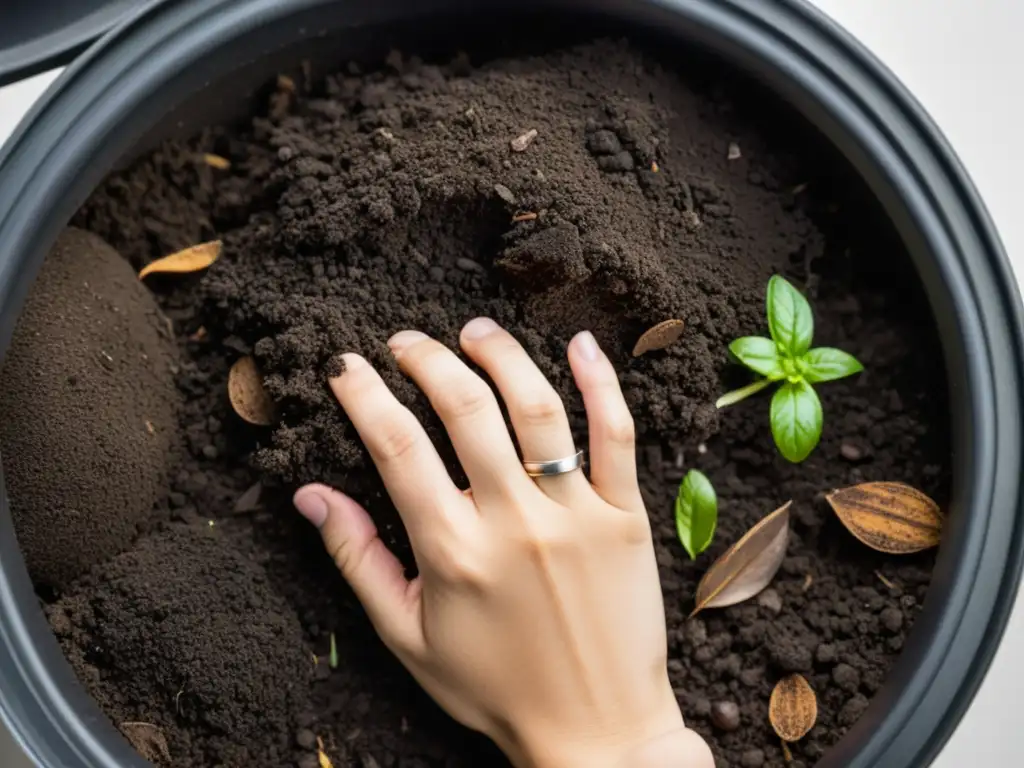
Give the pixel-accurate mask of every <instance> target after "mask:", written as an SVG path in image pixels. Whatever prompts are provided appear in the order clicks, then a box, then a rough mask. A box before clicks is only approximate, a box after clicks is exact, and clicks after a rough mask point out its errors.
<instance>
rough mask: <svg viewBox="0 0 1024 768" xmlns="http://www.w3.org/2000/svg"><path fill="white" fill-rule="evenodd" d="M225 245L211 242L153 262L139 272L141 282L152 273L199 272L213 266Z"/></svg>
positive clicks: (215, 241)
mask: <svg viewBox="0 0 1024 768" xmlns="http://www.w3.org/2000/svg"><path fill="white" fill-rule="evenodd" d="M222 247H223V243H221V241H220V240H211V241H210V242H208V243H200V244H199V245H193V246H192V247H191V248H186V249H185V250H183V251H178V252H177V253H172V254H171V255H170V256H164V257H163V258H162V259H157V260H156V261H152V262H150V263H149V264H147V265H146V266H144V267H143V268H142V271H141V272H139V280H141V279H142V278H144V277H145V276H146V275H148V274H150V273H152V272H198V271H199V270H200V269H206V268H207V267H208V266H210V265H211V264H213V262H215V261H216V260H217V258H218V257H219V256H220V251H221V248H222Z"/></svg>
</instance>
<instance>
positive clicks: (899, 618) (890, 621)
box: [878, 607, 903, 634]
mask: <svg viewBox="0 0 1024 768" xmlns="http://www.w3.org/2000/svg"><path fill="white" fill-rule="evenodd" d="M878 618H879V619H880V620H881V622H882V626H883V627H885V628H886V629H887V630H889V631H890V632H892V633H893V634H895V633H897V632H899V631H900V630H901V629H903V612H902V611H901V610H900V609H899V608H893V607H889V608H886V609H885V610H883V611H882V613H881V614H879V617H878Z"/></svg>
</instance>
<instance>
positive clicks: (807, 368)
mask: <svg viewBox="0 0 1024 768" xmlns="http://www.w3.org/2000/svg"><path fill="white" fill-rule="evenodd" d="M801 362H802V363H803V365H802V366H800V367H801V368H802V369H803V374H804V378H805V379H806V380H807V381H809V382H810V383H811V384H817V383H818V382H820V381H835V380H836V379H841V378H843V377H844V376H852V375H853V374H855V373H860V372H861V371H863V370H864V366H863V365H861V364H860V361H859V360H858V359H857V358H856V357H854V356H853V355H850V354H847V353H846V352H843V350H841V349H833V348H832V347H817V348H815V349H812V350H811V351H810V352H808V353H807V354H806V355H804V356H803V358H802V359H801Z"/></svg>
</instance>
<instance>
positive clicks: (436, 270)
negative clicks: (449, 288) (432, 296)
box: [427, 267, 444, 283]
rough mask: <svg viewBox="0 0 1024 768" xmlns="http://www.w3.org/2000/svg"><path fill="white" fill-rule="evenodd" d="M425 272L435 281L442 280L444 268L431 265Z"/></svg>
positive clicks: (439, 281)
mask: <svg viewBox="0 0 1024 768" xmlns="http://www.w3.org/2000/svg"><path fill="white" fill-rule="evenodd" d="M427 274H428V275H430V279H431V280H433V281H434V282H435V283H441V282H444V269H442V268H441V267H431V268H430V269H428V270H427Z"/></svg>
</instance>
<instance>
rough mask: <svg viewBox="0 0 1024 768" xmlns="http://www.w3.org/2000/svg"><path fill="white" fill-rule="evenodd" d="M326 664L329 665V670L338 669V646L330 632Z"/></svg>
mask: <svg viewBox="0 0 1024 768" xmlns="http://www.w3.org/2000/svg"><path fill="white" fill-rule="evenodd" d="M327 663H328V664H330V665H331V669H337V668H338V644H337V643H336V642H335V640H334V633H333V632H331V655H330V656H329V657H328V658H327Z"/></svg>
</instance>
